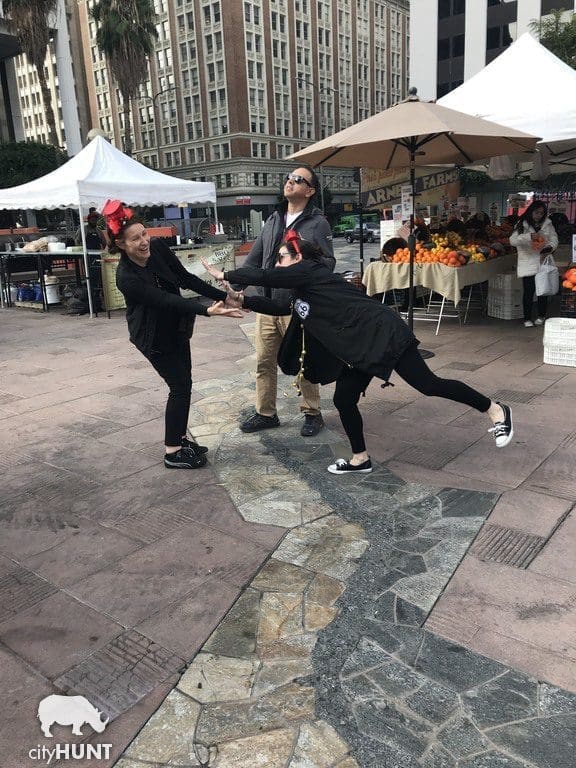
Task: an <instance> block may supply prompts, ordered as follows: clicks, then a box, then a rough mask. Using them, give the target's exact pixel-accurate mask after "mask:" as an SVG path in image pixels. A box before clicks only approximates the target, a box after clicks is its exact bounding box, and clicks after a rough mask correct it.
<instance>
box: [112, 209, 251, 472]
mask: <svg viewBox="0 0 576 768" xmlns="http://www.w3.org/2000/svg"><path fill="white" fill-rule="evenodd" d="M102 215H103V216H104V218H105V220H106V226H107V228H108V237H109V240H110V246H109V250H110V253H116V252H117V251H119V252H120V254H121V256H120V263H119V264H118V269H117V271H116V285H117V287H118V290H119V291H120V292H121V293H122V294H123V295H124V298H125V300H126V319H127V321H128V331H129V333H130V341H131V342H132V343H133V344H134V345H135V346H136V347H137V349H139V350H140V352H142V354H143V355H144V357H146V358H147V359H148V360H149V361H150V363H151V364H152V365H153V367H154V368H155V370H156V371H157V372H158V373H159V374H160V376H161V377H162V378H163V379H164V381H165V382H166V384H167V385H168V387H169V389H170V393H169V395H168V402H167V403H166V414H165V439H164V444H165V450H166V453H165V456H164V466H166V467H168V468H174V469H198V468H199V467H203V466H204V465H205V464H206V456H205V454H206V452H207V450H208V449H207V448H206V447H205V446H202V445H198V443H196V442H194V441H193V440H189V439H188V437H187V436H186V432H187V428H188V415H189V411H190V397H191V393H192V360H191V356H190V338H191V336H192V331H193V328H194V320H195V318H196V315H205V316H207V317H212V316H214V315H223V316H225V317H242V312H240V311H239V310H238V309H234V308H231V307H229V306H225V304H224V302H225V300H226V293H225V292H224V291H220V290H218V288H214V287H213V286H211V285H210V284H209V283H206V282H204V280H201V279H200V278H199V277H196V276H195V275H192V274H190V272H187V271H186V269H184V267H183V265H182V264H181V263H180V261H179V260H178V259H177V258H176V256H175V254H174V253H173V251H172V250H171V249H170V248H169V247H168V246H167V245H166V244H165V243H164V242H163V241H162V240H159V239H152V240H151V239H150V235H149V233H148V231H147V229H146V227H145V226H144V224H143V222H142V221H141V220H140V219H139V218H137V217H136V216H134V214H133V212H132V211H131V209H130V208H124V206H123V205H122V203H121V202H120V201H119V200H109V201H108V202H107V203H106V205H105V206H104V209H103V210H102ZM180 288H190V289H192V290H193V291H195V292H196V293H199V294H200V295H201V296H207V297H208V298H210V299H215V303H214V304H212V306H210V307H206V306H205V305H204V304H201V303H200V302H199V301H197V300H196V299H185V298H184V297H183V296H181V295H180Z"/></svg>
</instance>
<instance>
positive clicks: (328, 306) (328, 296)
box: [225, 260, 419, 384]
mask: <svg viewBox="0 0 576 768" xmlns="http://www.w3.org/2000/svg"><path fill="white" fill-rule="evenodd" d="M225 278H226V280H229V281H230V282H233V283H239V284H240V285H264V286H270V287H273V288H290V289H292V293H293V298H292V302H291V304H288V303H286V304H283V303H281V302H276V301H274V300H273V299H266V298H264V297H260V296H250V297H246V298H245V299H244V306H246V307H247V308H248V309H254V310H255V311H257V312H262V313H263V314H269V315H285V314H289V312H290V310H292V319H291V322H290V326H289V329H288V331H287V334H286V335H287V337H288V336H289V337H290V338H291V339H293V340H294V343H295V340H297V339H298V336H299V334H298V332H297V328H296V331H295V328H294V326H295V325H296V326H299V325H300V324H301V325H302V327H303V328H304V330H305V334H306V339H307V341H306V347H307V354H306V362H305V369H306V370H305V375H306V378H307V379H308V380H309V381H313V382H314V381H316V382H319V383H322V384H326V383H328V382H329V381H335V379H337V378H338V375H339V373H340V372H341V371H342V367H343V366H348V367H351V368H357V369H358V370H360V371H363V372H364V373H367V374H369V375H371V376H377V377H378V378H381V379H384V380H387V379H388V377H389V376H390V374H391V373H392V370H393V369H394V366H395V365H396V363H397V361H398V359H399V358H400V357H401V356H402V354H403V353H404V352H405V351H406V350H407V349H408V348H409V347H411V346H413V345H415V344H418V343H419V342H418V340H417V339H416V337H415V336H414V334H413V333H412V331H410V329H409V328H408V326H407V325H406V323H405V322H404V321H403V320H402V318H401V317H400V316H399V315H397V314H396V312H394V311H393V310H391V309H390V308H389V307H387V306H386V305H385V304H380V303H378V302H377V301H375V300H374V299H372V298H370V297H369V296H366V295H365V294H364V293H362V291H360V290H358V288H356V287H355V286H353V285H351V284H350V283H348V282H346V280H344V279H343V278H342V277H341V276H340V275H338V274H334V273H333V272H331V271H330V270H329V269H328V268H327V267H325V266H324V265H323V264H321V263H320V262H318V261H314V260H304V261H300V262H297V263H296V264H293V265H292V266H290V267H276V268H274V269H255V268H253V267H243V268H242V269H236V270H233V271H231V272H226V274H225ZM315 357H316V359H315ZM291 358H292V356H291V355H287V354H286V349H284V354H283V355H281V356H280V357H279V363H280V367H281V368H282V370H284V372H285V373H294V371H293V370H287V369H286V368H287V365H288V364H287V360H288V359H291Z"/></svg>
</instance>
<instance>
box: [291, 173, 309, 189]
mask: <svg viewBox="0 0 576 768" xmlns="http://www.w3.org/2000/svg"><path fill="white" fill-rule="evenodd" d="M284 181H293V182H294V184H306V186H307V187H310V189H314V187H313V186H312V184H310V182H309V181H308V179H305V178H304V176H300V175H299V174H297V173H287V174H286V176H285V177H284Z"/></svg>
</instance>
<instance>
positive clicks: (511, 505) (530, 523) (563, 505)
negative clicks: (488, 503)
mask: <svg viewBox="0 0 576 768" xmlns="http://www.w3.org/2000/svg"><path fill="white" fill-rule="evenodd" d="M569 507H570V502H569V501H567V500H564V499H557V498H554V497H553V496H547V495H544V494H542V493H535V492H534V491H529V490H527V489H525V488H518V489H516V490H513V491H505V492H504V493H503V494H502V496H501V497H500V498H499V499H498V501H497V502H496V505H495V507H494V509H493V510H492V513H491V514H490V518H489V522H490V523H492V524H494V525H504V526H507V527H509V528H516V529H517V530H520V531H525V532H526V533H531V534H534V535H535V536H547V535H548V534H549V533H550V532H551V531H552V529H553V527H554V525H555V524H556V522H557V521H558V519H559V518H560V517H561V515H563V514H564V512H566V511H567V510H568V509H569Z"/></svg>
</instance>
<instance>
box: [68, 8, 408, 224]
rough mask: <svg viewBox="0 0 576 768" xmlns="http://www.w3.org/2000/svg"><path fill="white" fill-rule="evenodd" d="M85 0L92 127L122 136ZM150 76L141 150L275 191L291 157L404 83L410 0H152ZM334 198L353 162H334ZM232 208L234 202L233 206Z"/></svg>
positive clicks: (262, 196)
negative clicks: (345, 167) (337, 165)
mask: <svg viewBox="0 0 576 768" xmlns="http://www.w3.org/2000/svg"><path fill="white" fill-rule="evenodd" d="M92 3H93V0H80V13H81V17H82V28H83V35H84V40H83V43H84V50H85V66H86V70H87V73H88V75H87V78H88V90H89V100H90V109H91V114H92V124H93V127H100V128H102V129H103V130H104V131H106V132H107V133H108V134H109V135H110V136H111V138H112V139H113V141H114V143H115V144H117V145H118V146H121V145H122V141H123V132H124V125H123V114H122V107H121V99H120V97H119V93H118V91H117V89H116V88H112V87H111V83H112V78H111V75H110V72H109V70H108V68H107V66H106V61H105V59H104V58H103V57H102V56H101V55H100V53H99V51H98V49H97V47H96V45H95V35H96V26H95V24H94V22H93V21H92V20H91V19H90V17H89V8H90V6H91V5H92ZM155 8H156V12H157V14H158V25H157V29H158V39H157V41H156V44H155V51H154V56H153V58H152V60H151V62H150V79H149V81H148V82H147V83H146V84H145V85H144V86H143V87H142V88H141V93H140V97H139V98H138V99H136V100H135V101H134V104H133V111H132V115H133V134H134V135H133V138H134V156H135V157H136V158H138V159H139V160H141V161H143V162H145V163H147V164H148V165H150V166H152V167H155V168H160V169H161V170H163V171H166V172H169V173H173V174H175V175H178V176H183V177H186V178H197V179H208V180H213V181H214V182H215V183H216V185H217V187H218V199H219V209H220V210H221V211H222V212H223V214H224V215H226V206H229V207H230V208H229V211H228V215H229V217H230V216H232V215H233V214H234V207H235V204H236V202H237V201H238V200H242V201H244V202H247V198H249V199H250V205H251V207H259V208H261V209H262V208H263V209H264V210H266V209H267V208H268V207H269V206H272V205H274V204H275V203H276V202H277V200H278V193H279V191H280V188H281V176H282V174H283V173H285V172H286V168H287V163H286V161H285V157H286V156H287V155H289V154H290V153H292V152H295V151H296V150H298V149H300V148H302V147H304V146H306V145H308V144H310V143H312V142H314V141H317V140H318V139H321V138H323V137H324V136H328V135H330V134H332V133H334V132H336V131H339V130H340V129H342V128H345V127H347V126H349V125H351V124H353V123H355V122H357V121H358V120H361V119H363V118H365V117H369V116H370V115H372V114H375V113H376V112H379V111H381V110H383V109H385V108H386V107H388V106H390V105H392V104H394V103H396V102H397V101H398V100H400V99H401V98H403V97H404V96H405V94H406V87H407V83H408V61H409V58H408V48H409V39H408V24H409V21H408V11H409V2H408V0H155ZM324 183H325V184H326V185H327V186H328V187H329V189H330V190H331V192H332V193H333V194H334V197H335V200H336V201H338V200H340V201H342V200H345V199H352V197H353V196H354V195H355V194H356V184H355V183H354V182H353V180H352V173H351V171H344V172H341V171H340V172H339V171H334V170H332V169H330V170H329V169H326V171H325V173H324ZM236 213H238V210H237V209H236Z"/></svg>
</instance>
